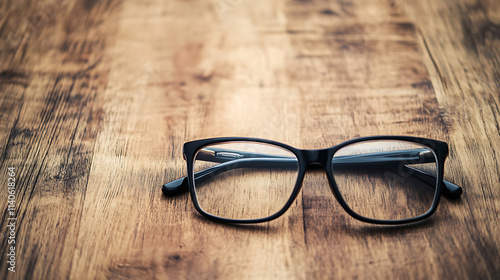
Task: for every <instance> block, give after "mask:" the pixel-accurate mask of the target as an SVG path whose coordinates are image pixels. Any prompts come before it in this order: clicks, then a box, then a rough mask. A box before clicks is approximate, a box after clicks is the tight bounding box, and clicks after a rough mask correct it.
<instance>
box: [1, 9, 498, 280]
mask: <svg viewBox="0 0 500 280" xmlns="http://www.w3.org/2000/svg"><path fill="white" fill-rule="evenodd" d="M499 92H500V2H499V1H497V0H489V1H486V0H485V1H481V0H459V1H456V0H446V1H444V0H442V1H441V0H440V1H435V0H421V1H420V0H419V1H410V0H404V1H398V0H342V1H340V0H339V1H319V0H311V1H305V0H301V1H299V0H295V1H292V0H286V1H268V0H259V1H253V0H252V1H250V0H213V1H202V0H199V1H198V0H197V1H180V0H168V1H160V0H151V1H146V2H139V1H126V0H123V1H121V0H109V1H95V0H86V1H75V2H74V1H66V0H43V1H31V0H22V1H2V2H1V3H0V106H1V107H0V108H1V109H0V110H1V116H0V153H1V157H0V162H1V168H0V182H1V184H2V188H1V192H0V206H1V207H2V208H1V209H2V211H4V209H7V205H8V198H7V196H8V192H7V180H8V172H7V168H8V167H14V168H15V173H16V175H15V178H16V182H17V187H16V200H15V205H16V216H17V221H16V231H15V232H16V272H15V273H11V272H8V270H7V268H8V264H7V259H8V257H7V253H8V246H9V244H8V243H7V242H8V234H9V231H8V229H7V226H8V223H9V221H8V220H7V217H8V214H7V212H6V211H5V212H2V213H4V214H3V215H2V219H1V220H0V225H1V226H0V230H1V231H0V233H1V236H2V238H1V243H0V245H1V248H0V252H1V255H0V275H1V276H0V278H7V279H24V278H34V279H61V278H70V279H102V278H111V279H129V278H141V279H154V278H157V279H183V278H189V279H214V278H220V279H266V278H268V279H315V278H317V279H337V278H361V279H364V278H378V279H387V278H393V279H401V278H403V279H428V278H434V279H464V278H482V279H488V278H490V279H493V278H498V275H500V222H499V218H498V217H499V215H500V213H499V210H500V196H499V173H500V168H499V159H500V135H499V130H500V128H499V126H500V125H499V122H500V111H499V108H500V106H499V105H500V96H499ZM380 134H395V135H413V136H423V137H431V138H436V139H440V140H445V141H448V142H449V144H450V147H451V154H450V157H449V160H448V162H447V166H446V173H445V178H446V179H447V180H450V181H452V182H455V183H457V184H459V185H462V186H463V187H464V189H465V193H464V195H463V197H462V199H460V200H458V201H450V200H447V199H443V200H442V201H441V205H440V207H439V209H438V211H437V212H436V214H435V215H434V216H433V218H432V219H430V220H429V221H427V222H426V223H423V224H419V225H415V226H410V227H403V228H393V227H380V226H370V225H366V224H363V223H361V222H357V221H355V220H354V219H352V218H350V217H349V216H348V215H347V214H346V213H344V211H343V210H342V209H341V207H340V206H339V204H338V203H337V202H336V201H335V200H334V198H333V196H332V194H331V192H330V190H329V188H328V186H327V181H326V178H325V177H324V176H323V175H322V174H321V173H310V174H308V175H307V176H306V179H305V181H304V187H303V190H302V192H301V194H300V195H299V197H298V199H297V201H296V203H295V204H294V205H293V206H292V207H291V209H290V210H289V211H288V212H287V213H286V214H285V215H284V216H283V217H281V218H280V219H278V220H275V221H273V222H270V223H268V224H263V225H257V226H227V225H222V224H217V223H213V222H210V221H207V220H206V219H204V218H202V217H200V215H199V214H197V212H196V211H195V210H194V208H193V206H192V203H191V201H190V199H189V197H188V195H181V196H179V197H175V198H167V197H164V196H163V195H162V193H161V191H160V186H161V185H162V184H163V183H165V182H167V181H170V180H172V179H176V178H178V177H180V176H182V175H183V174H185V172H186V168H185V166H184V161H183V159H182V155H181V147H182V144H183V143H184V142H185V141H189V140H193V139H196V138H205V137H216V136H254V137H262V138H268V139H274V140H277V141H282V142H285V143H288V144H291V145H293V146H296V147H302V148H320V147H328V146H332V145H334V144H337V143H339V142H341V141H343V140H347V139H350V138H353V137H358V136H368V135H380Z"/></svg>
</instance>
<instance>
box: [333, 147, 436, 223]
mask: <svg viewBox="0 0 500 280" xmlns="http://www.w3.org/2000/svg"><path fill="white" fill-rule="evenodd" d="M332 163H333V165H332V169H333V175H334V180H335V183H336V185H337V187H338V189H339V192H340V194H341V196H342V198H343V199H344V201H345V202H346V204H347V205H348V207H349V208H350V209H351V210H352V211H354V212H355V213H356V214H358V215H360V216H363V217H365V218H370V219H375V220H403V219H409V218H416V217H419V216H422V215H423V214H425V213H426V212H427V211H429V209H430V208H431V206H432V204H433V201H434V197H435V193H436V186H437V179H435V180H429V178H430V177H429V176H426V175H425V174H427V175H431V176H433V178H436V177H437V159H436V157H435V155H434V153H433V152H432V151H431V150H430V149H429V148H427V147H425V146H422V145H419V144H415V143H410V142H404V141H387V140H384V141H380V140H379V141H366V142H359V143H355V144H351V145H348V146H345V147H343V148H341V149H339V150H338V151H337V152H336V153H335V155H334V156H333V162H332Z"/></svg>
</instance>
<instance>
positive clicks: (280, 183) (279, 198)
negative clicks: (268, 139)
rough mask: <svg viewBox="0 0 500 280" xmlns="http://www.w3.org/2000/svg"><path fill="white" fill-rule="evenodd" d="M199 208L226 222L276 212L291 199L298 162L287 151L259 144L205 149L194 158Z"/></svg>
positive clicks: (222, 145) (247, 143) (218, 145)
mask: <svg viewBox="0 0 500 280" xmlns="http://www.w3.org/2000/svg"><path fill="white" fill-rule="evenodd" d="M194 172H195V191H196V198H197V201H198V204H199V205H200V207H201V208H202V209H203V210H204V211H205V212H207V213H209V214H212V215H215V216H217V217H221V218H227V219H239V220H249V219H260V218H266V217H269V216H272V215H273V214H276V213H277V212H279V211H280V210H281V209H282V208H283V207H284V206H285V204H286V202H287V201H288V199H289V198H290V197H291V195H292V192H293V188H294V186H295V182H296V180H297V175H298V160H297V157H296V156H295V154H293V153H292V152H291V151H288V150H286V149H283V148H281V147H278V146H274V145H269V144H264V143H259V142H225V143H217V144H213V145H210V146H206V147H204V148H203V149H201V150H200V151H199V152H198V153H197V154H196V156H195V161H194Z"/></svg>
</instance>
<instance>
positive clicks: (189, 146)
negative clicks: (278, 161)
mask: <svg viewBox="0 0 500 280" xmlns="http://www.w3.org/2000/svg"><path fill="white" fill-rule="evenodd" d="M379 140H393V141H405V142H410V143H415V144H419V145H421V146H424V147H426V148H428V149H429V150H430V151H432V152H433V153H434V155H435V157H436V159H437V174H436V177H437V179H436V180H437V183H436V191H435V195H434V199H433V202H432V205H431V207H430V209H429V210H428V211H427V212H425V213H424V214H422V215H420V216H417V217H413V218H407V219H401V220H378V219H372V218H367V217H363V216H361V215H359V214H357V213H356V212H354V211H353V210H352V209H351V208H350V207H349V206H348V204H347V203H346V202H345V201H344V199H343V198H342V195H341V193H340V191H339V189H338V187H337V185H336V182H335V179H334V176H333V171H332V168H331V167H332V166H331V165H332V163H331V160H327V163H326V166H325V171H326V174H327V179H328V183H329V185H330V189H331V190H332V193H333V195H334V196H335V199H336V200H337V201H338V202H339V203H340V205H341V207H342V208H343V209H344V210H345V211H346V212H347V213H348V214H349V215H350V216H351V217H353V218H355V219H357V220H359V221H362V222H366V223H371V224H380V225H400V224H409V223H414V222H418V221H421V220H424V219H426V218H428V217H430V216H431V215H432V214H434V212H435V211H436V209H437V206H438V204H439V201H440V198H441V195H442V193H443V171H444V162H445V160H446V157H447V156H448V151H449V149H448V144H447V143H445V142H442V141H439V140H434V139H430V138H422V137H412V136H395V135H380V136H368V137H361V138H355V139H351V140H349V141H345V142H342V143H340V144H338V145H335V146H332V147H330V148H326V149H317V150H322V151H326V153H327V155H326V156H327V158H328V159H331V158H333V156H334V154H335V153H336V152H337V151H338V150H339V149H341V148H343V147H345V146H348V145H352V144H355V143H359V142H365V141H379ZM225 142H257V143H264V144H270V145H274V146H277V147H280V148H284V149H286V150H288V151H290V152H292V153H293V154H294V155H295V156H296V157H297V159H298V168H299V169H298V173H297V179H296V182H295V186H294V188H293V191H292V193H291V195H290V198H289V199H288V201H287V202H286V203H285V205H284V206H283V207H282V208H281V209H280V210H279V211H278V212H276V213H274V214H273V215H270V216H268V217H263V218H257V219H231V218H224V217H219V216H216V215H213V214H210V213H208V212H206V211H205V210H203V209H202V208H201V206H200V204H199V202H198V198H197V195H196V190H195V184H194V159H195V156H196V154H197V153H198V151H199V150H201V149H203V148H204V147H206V146H208V145H211V144H216V143H225ZM308 151H311V150H310V149H298V148H295V147H292V146H290V145H287V144H284V143H281V142H277V141H274V140H268V139H262V138H252V137H218V138H208V139H200V140H194V141H190V142H186V143H185V144H184V146H183V156H184V158H185V159H186V163H187V174H188V176H187V178H188V187H189V192H190V196H191V201H192V202H193V204H194V207H195V209H196V210H197V211H198V212H199V213H200V214H201V215H203V216H205V217H207V218H209V219H211V220H214V221H217V222H223V223H231V224H251V223H263V222H268V221H271V220H274V219H277V218H279V217H280V216H282V215H283V214H284V213H285V212H286V211H288V209H289V208H290V206H291V205H292V204H293V202H294V201H295V199H296V198H297V196H298V194H299V193H300V190H301V188H302V182H303V178H304V175H305V172H306V169H307V165H306V159H305V154H306V153H307V152H308Z"/></svg>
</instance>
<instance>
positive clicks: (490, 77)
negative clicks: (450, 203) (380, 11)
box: [404, 1, 500, 278]
mask: <svg viewBox="0 0 500 280" xmlns="http://www.w3.org/2000/svg"><path fill="white" fill-rule="evenodd" d="M404 4H405V5H404V8H405V11H406V13H407V14H408V15H409V16H410V18H412V20H414V21H415V22H416V23H417V24H418V26H419V27H420V30H419V38H420V41H421V45H422V49H423V50H424V54H425V58H426V65H427V67H428V69H429V72H430V76H431V80H432V83H433V84H434V85H436V97H437V99H438V101H439V104H440V111H441V112H442V115H443V119H444V121H445V123H446V124H447V128H448V134H449V142H450V147H451V154H450V159H449V160H448V163H447V169H446V171H445V172H446V174H448V176H450V178H451V177H452V178H456V179H455V180H456V182H457V183H459V184H461V185H463V186H464V187H465V188H466V189H465V191H466V193H465V195H464V197H463V199H462V202H461V204H459V205H460V207H465V208H466V209H467V210H462V211H453V213H452V215H453V217H454V219H455V220H456V221H455V225H454V231H455V232H456V233H454V234H453V235H452V236H448V238H450V239H452V240H453V241H451V240H450V241H448V242H453V244H454V247H455V246H456V247H455V248H454V247H450V248H449V249H448V250H449V254H451V253H452V252H453V251H454V250H460V251H462V252H463V253H462V254H453V256H454V261H449V263H444V262H442V263H441V265H446V266H447V267H448V269H447V270H445V271H443V272H442V273H443V277H445V278H452V277H456V275H464V277H466V278H478V277H479V278H495V277H496V275H498V272H499V271H500V253H499V248H500V238H499V237H498V232H500V224H499V223H498V214H499V212H498V209H500V208H499V206H500V198H499V196H498V194H497V193H498V192H497V187H498V185H499V182H500V176H499V174H500V169H499V165H498V159H499V158H500V154H499V151H500V126H499V121H498V120H499V118H498V117H499V109H498V108H500V106H499V105H500V95H499V92H500V75H499V66H500V64H499V60H498V58H499V55H500V40H499V39H500V33H499V32H498V31H499V30H500V28H499V27H500V25H499V21H498V15H499V14H500V3H498V1H452V2H440V3H434V2H433V1H418V2H416V3H413V2H412V3H409V2H407V1H405V3H404ZM424 18H430V19H432V20H430V21H426V20H423V19H424ZM471 259H474V260H475V261H474V262H471V261H470V260H471Z"/></svg>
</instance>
